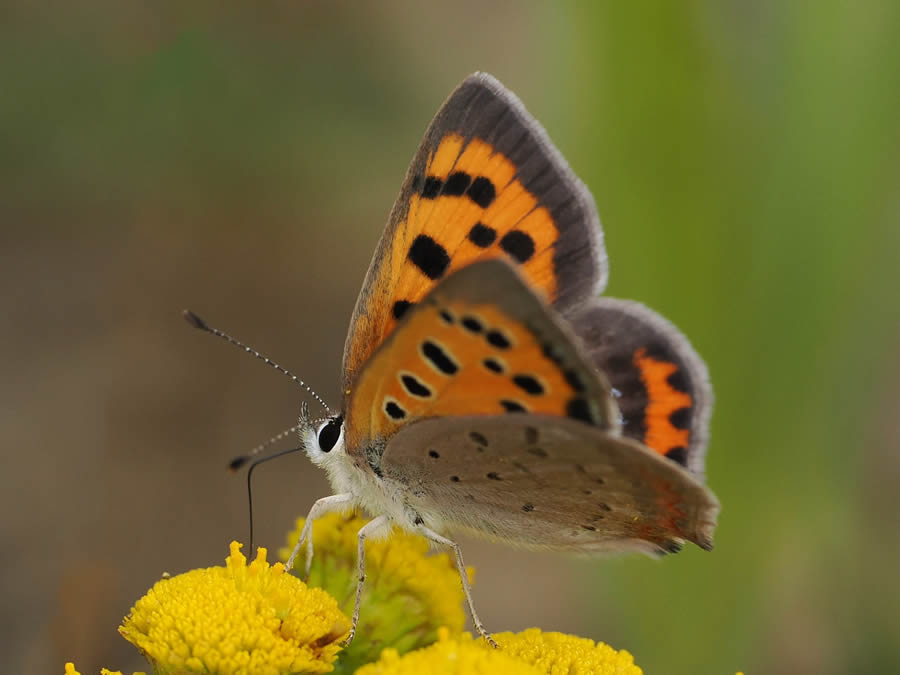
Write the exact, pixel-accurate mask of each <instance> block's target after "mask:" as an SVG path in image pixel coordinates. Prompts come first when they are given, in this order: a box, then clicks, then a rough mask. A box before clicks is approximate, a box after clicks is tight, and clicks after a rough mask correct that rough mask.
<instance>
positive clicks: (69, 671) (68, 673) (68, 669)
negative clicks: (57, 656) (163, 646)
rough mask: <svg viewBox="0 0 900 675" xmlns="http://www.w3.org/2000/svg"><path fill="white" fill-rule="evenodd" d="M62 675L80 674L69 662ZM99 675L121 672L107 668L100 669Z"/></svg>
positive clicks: (140, 673) (141, 674)
mask: <svg viewBox="0 0 900 675" xmlns="http://www.w3.org/2000/svg"><path fill="white" fill-rule="evenodd" d="M64 675H81V673H79V672H78V671H77V670H75V664H74V663H71V662H69V663H67V664H66V671H65V673H64ZM100 675H122V671H121V670H109V669H107V668H101V669H100ZM134 675H147V674H146V673H143V672H139V673H135V674H134Z"/></svg>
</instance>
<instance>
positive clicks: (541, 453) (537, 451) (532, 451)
mask: <svg viewBox="0 0 900 675" xmlns="http://www.w3.org/2000/svg"><path fill="white" fill-rule="evenodd" d="M527 452H528V454H529V455H534V456H535V457H546V456H547V451H546V450H544V449H543V448H528V450H527Z"/></svg>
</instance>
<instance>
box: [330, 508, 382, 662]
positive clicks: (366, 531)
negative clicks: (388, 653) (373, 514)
mask: <svg viewBox="0 0 900 675" xmlns="http://www.w3.org/2000/svg"><path fill="white" fill-rule="evenodd" d="M390 523H391V521H390V520H389V519H388V517H387V516H378V517H377V518H373V519H372V520H370V521H369V522H368V523H366V524H365V525H363V526H362V527H361V528H360V530H359V532H358V533H357V535H356V542H357V543H356V563H357V565H358V568H359V578H358V581H357V583H356V602H355V603H354V605H353V621H352V622H351V624H350V633H349V634H348V635H347V639H345V640H344V642H343V643H342V644H343V646H344V647H346V646H347V645H349V644H350V643H351V642H353V636H354V635H356V625H357V624H358V623H359V604H360V600H361V599H362V590H363V583H364V582H365V580H366V538H367V537H371V536H374V535H376V534H380V533H381V531H382V530H383V529H384V528H388V527H390Z"/></svg>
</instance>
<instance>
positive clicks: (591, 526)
mask: <svg viewBox="0 0 900 675" xmlns="http://www.w3.org/2000/svg"><path fill="white" fill-rule="evenodd" d="M581 527H583V528H584V529H585V530H589V531H591V532H596V531H597V528H596V527H594V526H593V525H582V526H581Z"/></svg>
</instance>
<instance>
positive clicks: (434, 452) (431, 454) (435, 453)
mask: <svg viewBox="0 0 900 675" xmlns="http://www.w3.org/2000/svg"><path fill="white" fill-rule="evenodd" d="M428 456H429V457H434V458H435V459H438V458H439V457H440V456H441V453H439V452H438V451H437V450H429V451H428Z"/></svg>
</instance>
